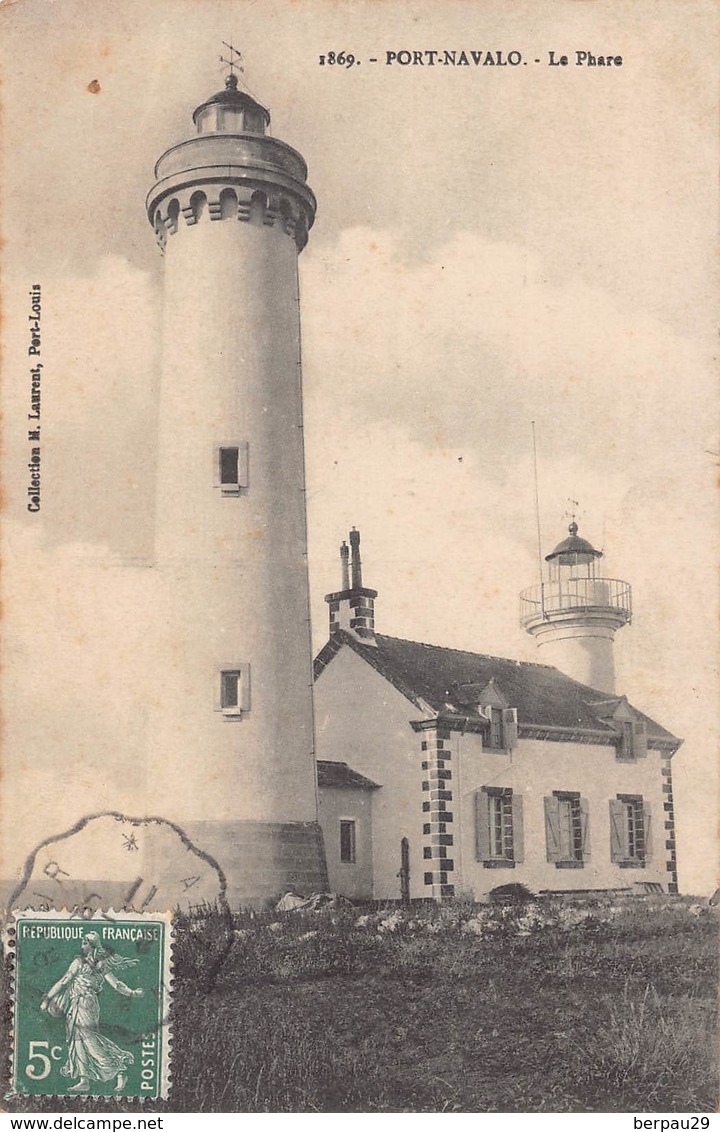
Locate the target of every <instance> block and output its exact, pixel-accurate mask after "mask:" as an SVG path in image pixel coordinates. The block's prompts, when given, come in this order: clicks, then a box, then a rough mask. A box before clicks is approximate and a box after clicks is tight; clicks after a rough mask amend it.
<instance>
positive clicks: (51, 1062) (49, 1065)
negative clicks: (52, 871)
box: [12, 911, 172, 1098]
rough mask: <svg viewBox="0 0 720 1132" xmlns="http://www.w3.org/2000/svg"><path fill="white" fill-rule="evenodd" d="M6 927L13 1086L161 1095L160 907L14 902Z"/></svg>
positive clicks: (164, 1085)
mask: <svg viewBox="0 0 720 1132" xmlns="http://www.w3.org/2000/svg"><path fill="white" fill-rule="evenodd" d="M14 935H15V940H14V942H15V947H14V954H15V990H14V1035H13V1039H14V1040H13V1078H12V1087H13V1090H14V1092H15V1093H18V1094H24V1095H26V1096H27V1095H33V1096H52V1097H65V1096H90V1097H109V1096H114V1097H136V1098H140V1097H149V1098H158V1097H166V1096H167V1090H168V1082H169V1063H170V1032H169V1025H168V1014H169V1009H170V995H171V987H170V978H171V943H172V926H171V917H170V914H169V913H156V912H155V913H150V912H148V913H147V914H144V913H142V912H139V913H135V912H119V913H117V914H116V913H114V912H96V913H95V914H94V915H93V916H92V918H90V919H84V918H79V917H78V915H77V914H76V913H72V912H65V911H62V912H54V911H49V912H32V911H27V912H16V913H15V928H14Z"/></svg>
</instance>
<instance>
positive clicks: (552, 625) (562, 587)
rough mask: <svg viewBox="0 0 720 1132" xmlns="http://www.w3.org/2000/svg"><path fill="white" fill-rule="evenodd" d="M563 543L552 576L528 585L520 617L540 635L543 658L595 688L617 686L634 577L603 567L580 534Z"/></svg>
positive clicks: (553, 557)
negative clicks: (619, 639)
mask: <svg viewBox="0 0 720 1132" xmlns="http://www.w3.org/2000/svg"><path fill="white" fill-rule="evenodd" d="M568 531H569V536H568V538H566V539H563V541H562V542H560V543H558V545H557V546H556V547H555V549H554V550H553V551H552V553H551V554H547V555H546V556H545V561H546V562H547V563H548V579H547V581H543V582H541V583H540V585H536V586H531V587H530V588H529V589H526V590H523V592H522V594H521V595H520V622H521V624H522V626H523V628H525V629H526V630H527V631H528V633H531V634H532V636H533V637H535V639H536V640H537V643H538V647H539V648H541V649H542V658H541V659H542V660H543V662H544V663H547V664H552V665H554V666H555V667H556V668H559V669H560V671H561V672H564V673H565V674H566V675H567V676H571V677H572V678H573V679H574V680H579V681H580V683H582V684H588V685H589V686H590V687H591V688H597V689H598V690H599V691H602V692H609V693H614V692H615V660H614V657H613V643H614V639H615V633H616V632H617V630H618V629H620V628H622V626H623V625H627V624H628V622H629V621H630V620H631V618H632V591H631V587H630V583H629V582H623V581H621V580H620V579H618V578H605V577H603V576H602V575H601V574H600V573H599V572H598V564H599V561H600V559H601V558H602V556H603V553H602V551H601V550H596V549H595V548H594V546H592V544H591V543H589V542H588V541H587V540H586V539H584V538H580V536H579V535H578V525H577V523H576V522H575V521H573V522H572V523H571V524H570V526H569V528H568Z"/></svg>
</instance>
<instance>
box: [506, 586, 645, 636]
mask: <svg viewBox="0 0 720 1132" xmlns="http://www.w3.org/2000/svg"><path fill="white" fill-rule="evenodd" d="M558 613H559V614H562V613H597V614H600V613H611V614H612V615H614V616H616V617H620V618H621V619H622V620H623V621H630V619H631V618H632V587H631V586H630V583H629V582H623V581H621V580H620V579H619V578H568V579H567V580H563V581H560V582H558V581H555V582H543V583H542V585H537V586H530V587H529V588H528V589H526V590H523V592H522V593H521V594H520V621H521V623H522V624H523V625H525V624H527V623H528V622H531V621H535V620H537V619H539V618H542V619H545V618H547V617H551V616H553V614H558Z"/></svg>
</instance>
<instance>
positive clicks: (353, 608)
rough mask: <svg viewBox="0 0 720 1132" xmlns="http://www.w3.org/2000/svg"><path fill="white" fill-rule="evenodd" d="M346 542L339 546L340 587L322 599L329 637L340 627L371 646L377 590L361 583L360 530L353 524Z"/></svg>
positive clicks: (374, 642) (373, 633)
mask: <svg viewBox="0 0 720 1132" xmlns="http://www.w3.org/2000/svg"><path fill="white" fill-rule="evenodd" d="M348 541H349V543H350V546H349V547H348V544H347V543H346V542H343V544H342V546H341V547H340V569H341V576H342V587H343V588H342V589H341V590H339V591H338V592H337V593H332V594H326V595H325V601H326V602H327V603H328V605H329V606H330V636H331V637H333V636H334V635H335V634H336V633H338V632H339V631H340V630H341V629H344V630H346V632H348V633H352V635H353V636H354V637H356V638H357V640H359V641H362V643H363V644H365V645H375V644H376V641H375V598H376V597H377V590H369V589H367V588H366V587H365V586H363V584H362V563H361V561H360V532H359V531H356V530H355V528H354V527H353V529H352V530H351V531H350V535H349V537H348Z"/></svg>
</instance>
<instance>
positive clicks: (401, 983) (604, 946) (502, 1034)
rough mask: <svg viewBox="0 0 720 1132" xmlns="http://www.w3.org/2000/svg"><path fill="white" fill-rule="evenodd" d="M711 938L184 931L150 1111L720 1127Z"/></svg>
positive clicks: (395, 926)
mask: <svg viewBox="0 0 720 1132" xmlns="http://www.w3.org/2000/svg"><path fill="white" fill-rule="evenodd" d="M717 927H718V925H717V915H716V913H715V910H714V909H710V908H708V907H707V906H702V905H700V904H697V903H692V902H691V901H688V900H678V899H668V898H659V897H656V898H650V899H637V900H635V901H632V902H628V903H625V904H618V903H617V902H615V903H612V902H611V901H609V900H608V901H604V902H597V901H596V902H593V903H586V904H582V905H580V904H572V905H568V904H563V903H561V902H555V903H553V902H548V901H543V902H542V903H538V904H531V905H528V906H524V907H522V906H520V907H516V906H507V907H497V906H494V907H479V906H477V905H470V904H468V905H465V904H462V903H455V904H452V905H447V906H443V907H441V908H436V907H428V908H422V909H419V910H416V909H411V910H408V911H407V912H400V911H393V910H384V911H383V910H381V911H377V912H372V913H369V914H368V913H365V914H361V913H360V912H357V911H355V910H353V909H343V910H328V911H325V912H321V913H314V914H309V913H305V914H303V913H297V912H295V913H287V914H284V915H278V914H270V913H267V914H264V915H262V916H256V917H251V916H249V915H244V914H243V915H239V916H235V917H230V916H229V915H223V914H221V913H219V912H217V911H214V912H211V913H209V914H208V913H207V912H205V913H202V912H199V913H198V914H197V915H196V916H194V917H183V918H181V919H180V921H179V923H178V926H177V945H176V949H175V971H176V981H175V1006H174V1020H173V1027H174V1064H173V1081H174V1086H173V1090H174V1091H173V1095H172V1102H171V1103H170V1104H168V1105H158V1106H156V1107H157V1108H158V1110H161V1109H162V1108H163V1107H164V1108H166V1109H167V1110H168V1111H222V1112H233V1111H238V1112H351V1111H352V1112H408V1111H410V1112H441V1111H444V1112H514V1111H517V1112H542V1111H546V1112H594V1111H600V1112H614V1111H615V1112H617V1111H620V1112H623V1111H633V1110H634V1111H650V1112H653V1111H654V1112H680V1111H682V1112H692V1111H694V1112H708V1111H715V1109H716V1106H717V1099H718V1081H717V1064H716V1063H717V1056H716V1033H717V1029H716V1026H717V1016H716V1005H717V1004H716V999H717V987H718V972H717V938H718V932H717ZM115 1104H116V1102H112V1101H111V1102H109V1104H108V1105H107V1106H104V1107H103V1111H105V1112H110V1111H112V1108H113V1107H114V1105H115ZM33 1107H35V1108H36V1109H37V1110H38V1111H40V1110H41V1109H42V1108H45V1109H46V1110H48V1111H61V1110H64V1109H65V1108H67V1110H68V1111H74V1110H76V1109H77V1108H78V1107H80V1106H79V1104H78V1102H77V1101H76V1100H52V1101H47V1102H45V1101H42V1100H39V1101H36V1102H34V1106H33ZM23 1111H28V1109H27V1108H25V1109H24V1110H23ZM125 1111H128V1109H127V1107H126V1108H125ZM146 1111H147V1108H146Z"/></svg>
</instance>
